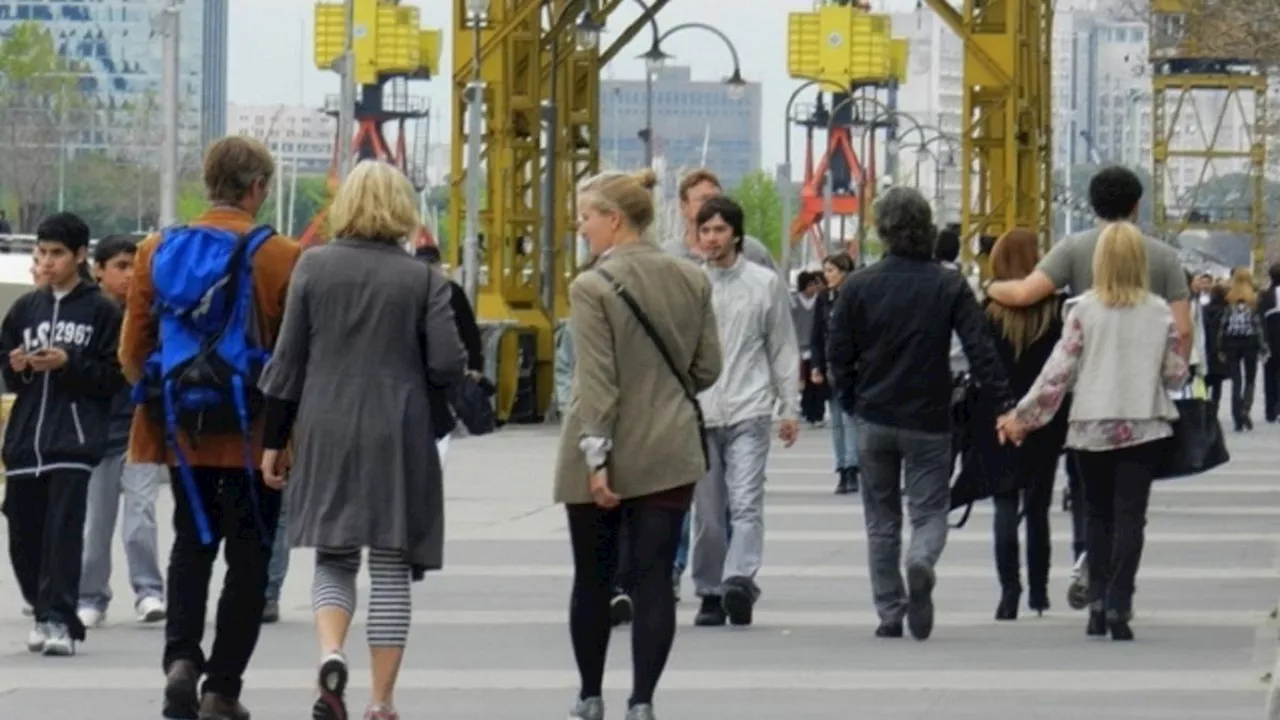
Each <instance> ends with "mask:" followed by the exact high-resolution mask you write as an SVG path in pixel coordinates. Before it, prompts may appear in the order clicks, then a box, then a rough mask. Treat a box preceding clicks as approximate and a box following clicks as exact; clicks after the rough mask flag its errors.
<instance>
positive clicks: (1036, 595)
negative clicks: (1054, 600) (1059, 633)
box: [1027, 588, 1050, 616]
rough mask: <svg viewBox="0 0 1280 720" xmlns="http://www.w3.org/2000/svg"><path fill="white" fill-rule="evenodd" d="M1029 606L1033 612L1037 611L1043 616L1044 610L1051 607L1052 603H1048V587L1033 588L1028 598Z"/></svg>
mask: <svg viewBox="0 0 1280 720" xmlns="http://www.w3.org/2000/svg"><path fill="white" fill-rule="evenodd" d="M1027 607H1029V609H1030V610H1032V611H1033V612H1036V614H1037V615H1041V616H1043V615H1044V611H1046V610H1048V609H1050V605H1048V589H1047V588H1038V589H1033V591H1032V592H1030V597H1029V598H1028V600H1027Z"/></svg>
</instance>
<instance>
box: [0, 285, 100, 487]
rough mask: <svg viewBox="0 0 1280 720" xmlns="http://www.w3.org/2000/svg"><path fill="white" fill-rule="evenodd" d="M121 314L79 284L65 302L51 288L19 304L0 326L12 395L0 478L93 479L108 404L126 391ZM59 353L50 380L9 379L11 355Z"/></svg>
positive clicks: (32, 375)
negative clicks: (78, 473)
mask: <svg viewBox="0 0 1280 720" xmlns="http://www.w3.org/2000/svg"><path fill="white" fill-rule="evenodd" d="M120 322H121V312H120V308H119V306H118V305H117V304H116V303H115V302H113V301H112V300H111V299H110V298H108V297H106V296H105V295H103V294H102V292H101V291H99V290H98V288H97V286H96V285H92V284H90V283H86V282H81V283H80V284H78V285H76V286H75V287H74V288H72V290H71V292H69V293H67V294H66V295H65V296H64V297H62V298H57V297H55V295H54V293H53V291H52V290H51V289H49V288H43V289H40V290H33V291H32V292H29V293H27V294H26V295H23V296H22V297H20V298H18V300H17V302H15V303H14V304H13V307H12V308H10V309H9V314H8V315H6V316H5V318H4V323H3V325H2V326H0V353H3V355H2V356H0V363H2V364H3V368H4V381H5V385H6V386H7V387H8V389H9V391H10V392H12V393H15V394H16V395H17V399H16V400H15V402H14V404H13V409H12V410H11V411H10V413H9V422H8V424H7V425H6V427H5V433H4V464H5V474H6V475H8V476H9V477H13V476H20V475H38V474H40V473H44V472H47V471H50V470H84V471H86V472H88V471H91V470H92V469H93V467H94V466H95V465H97V464H98V463H99V462H101V461H102V458H103V455H104V454H105V452H106V447H107V428H108V425H109V419H110V415H111V403H112V399H113V398H114V397H115V395H116V393H117V392H118V391H119V390H120V389H121V388H122V387H124V384H125V381H124V376H123V375H122V374H121V373H120V362H119V360H117V359H116V345H117V344H118V342H119V338H120ZM17 347H23V348H25V349H26V351H27V352H28V353H34V352H35V351H37V350H39V349H41V348H46V347H56V348H60V349H62V350H64V351H65V352H66V353H67V364H66V365H64V366H63V367H62V368H60V369H58V370H54V371H52V372H34V371H32V370H25V371H23V372H21V373H17V372H14V371H13V368H12V367H10V365H9V353H10V352H11V351H12V350H13V349H14V348H17Z"/></svg>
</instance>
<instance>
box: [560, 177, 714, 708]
mask: <svg viewBox="0 0 1280 720" xmlns="http://www.w3.org/2000/svg"><path fill="white" fill-rule="evenodd" d="M655 179H656V178H655V177H654V176H653V174H652V172H646V173H644V174H643V175H641V176H639V177H633V176H630V175H624V174H621V173H606V174H603V175H598V176H596V177H594V178H591V179H589V180H587V181H586V182H585V183H584V184H583V185H582V186H580V187H579V189H578V208H579V210H580V212H581V217H580V218H579V223H578V231H579V232H580V233H582V235H583V236H584V237H585V238H586V240H587V243H588V244H589V245H590V247H591V254H592V255H594V256H596V257H597V258H598V261H597V264H596V265H595V267H594V268H593V269H591V270H588V271H586V272H584V273H582V274H580V275H579V276H578V278H577V279H576V280H574V281H573V284H572V285H571V286H570V288H569V301H570V308H571V310H570V318H569V330H570V332H572V333H573V346H574V353H575V356H576V357H575V361H576V365H575V367H574V372H573V390H572V396H571V398H570V401H569V409H568V413H566V415H565V418H564V424H563V426H562V430H561V436H560V453H559V459H558V462H557V467H556V490H555V498H556V502H560V503H564V505H565V509H566V512H567V515H568V521H569V538H570V542H571V543H572V546H573V548H572V549H573V564H574V574H573V591H572V592H573V595H572V602H571V609H570V611H569V625H570V637H571V639H572V642H573V646H574V656H575V658H576V659H577V661H578V674H579V676H580V677H581V682H582V685H581V690H580V692H579V694H578V698H577V700H576V702H575V704H574V706H573V708H572V709H571V710H570V712H569V717H570V718H577V719H578V720H601V719H602V718H603V717H604V702H603V700H602V699H601V683H602V681H603V678H604V665H605V655H606V650H607V648H608V644H609V634H610V632H611V630H612V627H611V622H610V613H609V602H610V600H611V596H612V587H611V585H612V583H611V581H612V579H613V577H614V574H615V571H616V569H617V566H618V562H619V558H618V554H619V553H618V548H619V545H620V544H621V545H623V546H624V547H625V548H626V549H625V552H627V555H628V557H627V560H628V561H629V574H630V585H631V587H630V588H629V590H630V591H631V594H632V598H631V599H632V605H633V623H634V627H635V628H636V630H635V632H633V633H632V635H631V643H632V658H633V662H634V666H635V668H636V669H635V673H634V678H635V680H634V683H635V684H634V687H633V688H632V692H631V698H630V701H629V703H628V705H629V708H628V712H627V715H626V718H627V720H654V714H653V712H654V711H653V694H654V689H655V688H656V687H657V684H658V678H659V677H660V676H661V674H662V670H663V666H664V665H665V664H666V659H667V656H668V654H669V653H670V650H671V645H672V641H673V639H674V637H675V622H676V617H675V597H674V595H673V594H672V592H671V569H672V565H673V563H674V562H675V555H676V547H677V545H678V544H679V542H680V528H681V525H682V524H683V521H684V516H685V513H686V512H688V510H689V504H690V502H691V501H692V499H693V488H694V485H695V484H696V483H697V482H698V480H699V479H700V478H701V477H702V476H703V474H704V473H705V472H706V469H707V459H706V457H705V456H704V454H703V447H702V443H701V441H700V438H701V432H700V428H699V417H700V413H699V411H698V410H697V406H696V404H695V402H694V401H693V400H692V399H691V397H690V396H691V395H693V394H695V393H697V392H700V391H702V390H705V389H706V388H709V387H711V385H712V384H713V383H714V382H715V381H716V378H718V377H719V375H720V365H721V358H720V340H719V334H718V332H717V330H716V319H715V314H714V312H713V311H712V306H711V283H710V281H709V280H708V279H707V276H706V273H704V272H703V271H702V269H701V268H699V267H697V266H696V265H694V264H693V263H690V262H687V261H685V260H681V259H679V258H675V257H672V256H671V255H669V254H667V253H665V252H663V251H662V250H661V249H660V248H659V247H657V246H656V245H654V244H653V243H650V242H648V241H647V240H645V239H644V237H643V236H644V233H645V231H646V230H647V229H648V228H649V226H650V225H651V224H652V223H653V217H654V209H653V199H652V196H651V194H650V190H651V189H652V187H653V184H654V181H655ZM624 293H625V296H624ZM625 298H630V299H631V300H633V301H634V302H635V304H636V306H637V307H638V308H639V309H640V311H641V313H643V315H644V316H646V317H647V318H648V320H649V321H650V323H651V325H652V327H653V329H654V331H655V332H656V334H657V336H658V338H659V341H660V342H661V344H662V345H663V346H665V347H666V349H667V351H668V356H669V357H670V359H671V364H668V362H667V360H666V359H665V358H664V357H663V354H662V353H661V352H660V351H659V347H658V343H656V342H655V341H654V339H653V338H651V337H650V336H649V334H648V333H647V332H646V330H645V328H644V325H643V324H642V323H641V322H640V320H639V319H638V316H637V313H636V312H635V311H634V310H633V309H632V308H631V307H630V306H629V305H628V303H627V302H626V299H625ZM672 365H674V367H672ZM624 525H625V530H624V528H623V526H624ZM620 531H621V532H625V535H626V538H627V542H626V543H619V542H618V538H619V533H620Z"/></svg>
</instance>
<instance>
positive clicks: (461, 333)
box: [414, 245, 484, 463]
mask: <svg viewBox="0 0 1280 720" xmlns="http://www.w3.org/2000/svg"><path fill="white" fill-rule="evenodd" d="M414 254H415V256H416V257H418V258H419V259H420V260H424V261H426V263H427V264H428V265H439V264H440V248H438V247H436V246H435V245H423V246H422V247H419V248H418V249H417V250H415V251H414ZM449 285H450V286H451V289H452V291H453V294H452V295H451V296H450V297H449V307H450V309H452V310H453V322H454V324H455V325H457V326H458V337H459V338H460V339H461V340H462V346H463V347H464V348H466V350H467V373H468V374H470V375H471V376H472V377H474V378H477V379H479V378H481V377H483V376H484V344H483V342H482V341H481V337H480V325H479V324H478V323H477V322H476V314H475V311H474V310H472V309H471V303H469V302H467V293H466V291H465V290H463V289H462V286H461V285H459V284H458V283H456V282H454V281H452V280H450V281H449ZM430 341H431V340H430V338H428V339H427V342H430ZM431 414H432V418H431V420H432V425H433V426H434V427H435V431H436V436H437V437H438V438H439V441H438V443H437V444H438V445H439V447H440V461H441V463H443V462H444V456H445V454H446V453H447V452H448V450H449V438H450V433H452V432H453V429H454V427H456V426H457V422H458V421H457V420H456V419H455V418H454V417H453V413H452V412H450V410H449V405H448V403H447V402H444V401H443V399H442V400H441V401H440V402H433V403H432V404H431Z"/></svg>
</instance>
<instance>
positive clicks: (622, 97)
mask: <svg viewBox="0 0 1280 720" xmlns="http://www.w3.org/2000/svg"><path fill="white" fill-rule="evenodd" d="M653 78H654V79H653V88H652V95H649V94H648V93H647V92H646V89H645V82H644V80H643V79H640V80H601V81H600V164H601V165H602V166H605V167H616V168H620V169H633V168H640V167H644V164H645V162H644V159H645V158H644V154H645V153H644V144H643V142H642V141H641V139H640V131H641V130H643V129H644V127H645V119H646V108H647V105H648V103H650V102H651V103H652V109H653V113H652V117H653V128H652V138H653V154H654V156H655V157H656V156H661V157H663V158H664V159H665V161H666V166H667V167H668V168H674V169H678V168H684V167H699V166H702V165H706V166H707V167H710V168H711V169H713V170H715V172H716V173H717V174H718V175H719V176H720V179H721V182H723V183H724V184H725V187H727V188H731V187H733V186H734V185H736V184H737V183H738V181H739V180H741V179H742V177H743V176H745V175H747V174H748V173H750V172H752V171H755V170H759V169H760V163H761V140H760V120H761V94H760V85H759V84H756V83H749V84H748V85H747V86H746V88H745V90H746V93H745V95H744V96H743V97H742V98H741V99H735V98H733V97H731V95H730V93H729V91H728V90H729V88H728V87H727V86H726V85H725V84H724V83H723V82H718V81H714V80H693V79H692V77H691V73H690V70H689V68H687V67H682V66H672V67H666V68H662V69H661V70H659V71H658V72H656V73H654V76H653Z"/></svg>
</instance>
